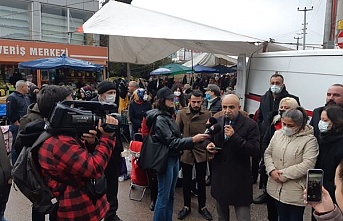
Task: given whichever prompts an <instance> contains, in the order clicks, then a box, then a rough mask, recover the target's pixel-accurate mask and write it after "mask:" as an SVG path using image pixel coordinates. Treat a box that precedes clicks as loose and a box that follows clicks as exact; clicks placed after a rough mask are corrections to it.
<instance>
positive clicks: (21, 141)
mask: <svg viewBox="0 0 343 221" xmlns="http://www.w3.org/2000/svg"><path fill="white" fill-rule="evenodd" d="M72 92H73V91H72V89H70V88H68V87H62V86H58V85H46V86H45V87H42V88H41V90H40V91H39V92H38V94H37V103H35V104H31V105H30V106H29V108H28V110H27V114H26V115H24V116H23V117H21V118H20V126H19V133H18V135H17V137H16V140H15V143H14V146H13V147H12V148H15V149H16V152H17V153H20V152H21V150H22V148H23V146H24V145H28V143H27V142H28V141H27V137H28V134H27V133H28V131H32V129H30V127H28V126H27V124H28V123H30V122H32V121H35V120H37V121H38V120H40V121H43V120H44V119H43V118H47V117H48V116H49V113H50V112H51V109H52V108H53V107H54V106H55V104H56V103H57V102H60V101H64V100H72V97H71V94H72ZM38 124H39V123H38V122H37V125H38ZM35 129H38V128H36V127H35ZM39 129H41V131H43V130H44V128H39ZM32 220H34V221H44V220H45V215H44V214H42V213H39V212H38V211H37V210H35V209H34V208H33V207H32ZM50 220H52V219H50Z"/></svg>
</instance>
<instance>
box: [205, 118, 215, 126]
mask: <svg viewBox="0 0 343 221" xmlns="http://www.w3.org/2000/svg"><path fill="white" fill-rule="evenodd" d="M216 123H218V121H217V119H216V118H214V117H210V118H209V119H208V120H207V122H206V128H210V127H211V126H212V125H215V124H216Z"/></svg>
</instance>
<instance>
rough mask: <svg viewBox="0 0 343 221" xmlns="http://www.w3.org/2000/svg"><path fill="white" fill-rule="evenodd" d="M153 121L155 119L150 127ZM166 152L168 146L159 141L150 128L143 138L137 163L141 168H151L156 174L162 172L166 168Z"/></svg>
mask: <svg viewBox="0 0 343 221" xmlns="http://www.w3.org/2000/svg"><path fill="white" fill-rule="evenodd" d="M155 122H156V119H155V121H154V123H153V126H152V127H151V128H154V125H155ZM168 153H169V148H168V146H167V145H165V144H163V143H161V142H159V141H158V140H157V138H156V136H155V135H154V134H152V130H150V132H149V135H147V136H145V137H144V138H143V144H142V148H141V152H140V155H139V158H138V161H137V164H138V166H139V167H140V168H141V169H143V170H153V171H156V172H157V173H158V174H163V173H164V172H165V171H166V169H167V162H168Z"/></svg>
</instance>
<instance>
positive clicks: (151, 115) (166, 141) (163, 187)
mask: <svg viewBox="0 0 343 221" xmlns="http://www.w3.org/2000/svg"><path fill="white" fill-rule="evenodd" d="M174 96H175V95H174V93H173V92H172V90H170V89H169V88H168V87H163V88H161V89H160V90H159V91H158V92H157V100H156V109H153V110H150V111H148V112H147V114H146V124H147V126H148V127H149V129H150V131H151V133H152V134H154V135H155V138H156V140H157V142H159V143H160V144H161V145H166V146H167V147H168V148H169V153H168V159H167V168H166V171H165V172H164V173H160V174H158V175H157V180H158V194H157V200H156V204H155V210H154V219H153V220H154V221H172V215H173V207H174V192H175V186H176V181H177V176H178V172H179V156H180V154H181V153H182V150H184V149H192V148H193V143H196V142H201V141H204V140H205V139H208V138H209V135H206V134H197V135H195V136H193V137H187V138H182V137H181V133H180V130H179V128H178V126H177V124H176V122H175V119H174Z"/></svg>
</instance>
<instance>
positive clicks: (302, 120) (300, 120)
mask: <svg viewBox="0 0 343 221" xmlns="http://www.w3.org/2000/svg"><path fill="white" fill-rule="evenodd" d="M284 117H288V118H290V119H291V120H292V121H294V123H295V124H296V125H297V126H298V127H299V130H301V129H304V128H305V126H306V124H307V120H308V116H307V113H306V110H305V109H304V108H303V107H296V108H292V109H288V110H287V111H286V112H285V113H283V115H282V118H284Z"/></svg>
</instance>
